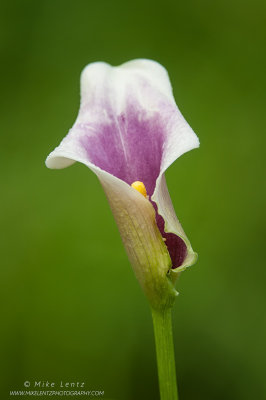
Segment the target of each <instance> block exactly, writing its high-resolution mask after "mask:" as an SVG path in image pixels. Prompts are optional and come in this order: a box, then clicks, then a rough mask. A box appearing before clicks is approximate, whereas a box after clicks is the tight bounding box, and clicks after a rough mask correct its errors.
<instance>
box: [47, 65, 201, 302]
mask: <svg viewBox="0 0 266 400" xmlns="http://www.w3.org/2000/svg"><path fill="white" fill-rule="evenodd" d="M198 146H199V141H198V138H197V136H196V135H195V133H194V132H193V130H192V129H191V128H190V126H189V125H188V123H187V122H186V121H185V119H184V118H183V116H182V114H181V113H180V111H179V109H178V107H177V106H176V103H175V100H174V97H173V94H172V88H171V84H170V81H169V78H168V74H167V71H166V70H165V69H164V67H162V66H161V65H160V64H158V63H157V62H155V61H151V60H142V59H140V60H133V61H129V62H127V63H125V64H123V65H121V66H118V67H112V66H110V65H109V64H107V63H104V62H96V63H92V64H89V65H88V66H87V67H86V68H85V69H84V70H83V72H82V75H81V104H80V110H79V113H78V117H77V119H76V121H75V123H74V125H73V127H72V129H70V131H69V133H68V135H67V136H66V137H65V138H64V139H63V140H62V142H61V143H60V145H59V146H58V147H57V148H56V149H55V150H54V151H53V152H52V153H51V154H50V155H49V156H48V157H47V159H46V165H47V167H48V168H54V169H60V168H65V167H68V166H70V165H72V164H73V163H74V162H76V161H79V162H81V163H83V164H85V165H86V166H87V167H89V168H90V169H91V170H92V171H93V172H94V173H95V174H96V175H97V177H98V178H99V180H100V183H101V184H102V187H103V189H104V191H105V193H106V196H107V198H108V201H109V203H110V206H111V210H112V212H113V214H114V217H115V220H116V222H117V225H118V228H119V231H120V234H121V237H122V240H123V243H124V245H125V248H126V251H127V254H128V257H129V260H130V262H131V265H132V267H133V269H134V272H135V275H136V277H137V279H138V280H139V282H140V284H141V286H142V288H143V290H144V292H145V293H146V295H147V297H148V299H149V301H150V303H151V305H152V307H153V308H154V309H162V308H166V307H171V305H172V303H173V301H174V298H175V296H176V295H177V292H176V290H175V287H174V284H175V281H176V278H177V276H178V275H179V274H180V272H182V271H183V270H184V269H185V268H187V267H188V266H190V265H192V264H193V263H194V262H195V261H196V258H197V255H196V253H194V252H193V250H192V247H191V244H190V242H189V240H188V238H187V236H186V235H185V233H184V231H183V229H182V226H181V224H180V223H179V221H178V219H177V217H176V214H175V211H174V208H173V205H172V202H171V198H170V196H169V192H168V189H167V185H166V180H165V171H166V170H167V168H168V167H169V166H170V164H172V163H173V162H174V161H175V160H176V159H177V158H178V157H180V156H181V155H182V154H184V153H185V152H187V151H189V150H191V149H193V148H196V147H198Z"/></svg>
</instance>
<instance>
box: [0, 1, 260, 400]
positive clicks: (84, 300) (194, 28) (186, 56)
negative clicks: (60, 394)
mask: <svg viewBox="0 0 266 400" xmlns="http://www.w3.org/2000/svg"><path fill="white" fill-rule="evenodd" d="M265 15H266V5H265V2H264V1H259V0H253V1H251V0H250V1H243V0H242V1H240V0H225V1H216V2H215V1H214V2H213V1H207V0H203V1H196V0H194V1H170V0H166V1H164V2H162V1H152V2H143V1H140V0H137V1H134V2H127V1H122V0H121V1H120V0H112V1H111V0H109V1H107V0H99V1H89V0H87V1H85V0H83V1H82V0H76V1H66V0H65V1H63V0H55V1H52V0H46V1H44V0H39V1H34V0H32V1H30V0H26V1H7V0H5V1H2V2H1V6H0V30H1V34H0V43H1V67H0V68H1V81H2V83H1V108H0V113H1V148H0V152H1V155H0V162H1V184H0V186H1V200H0V202H1V213H0V218H1V240H0V247H1V268H0V271H1V280H0V281H1V284H0V285H1V330H0V332H1V334H0V335H1V337H0V343H1V345H0V347H1V358H0V360H1V374H0V378H1V396H0V397H1V398H3V399H6V398H8V397H9V390H15V389H23V382H24V381H25V380H28V381H31V382H33V381H35V380H50V381H55V382H58V381H60V380H63V381H70V382H73V381H79V382H82V381H84V382H85V384H86V386H85V387H86V389H88V390H93V389H96V390H104V391H105V397H104V398H106V399H116V400H120V399H121V400H122V399H126V400H135V399H151V400H156V399H157V400H158V388H157V371H156V364H155V350H154V339H153V331H152V321H151V317H150V311H149V307H148V305H147V302H146V299H145V297H144V295H143V293H142V292H141V289H140V287H139V285H138V283H137V281H136V279H135V277H134V274H133V272H132V270H131V267H130V265H129V262H128V260H127V257H126V254H125V251H124V249H123V246H122V243H121V240H120V237H119V234H118V230H117V228H116V225H115V223H114V220H113V216H112V214H111V212H110V209H109V206H108V203H107V200H106V198H105V196H104V194H103V191H102V189H101V187H100V184H99V183H98V181H97V179H96V178H95V176H94V175H93V174H92V173H91V172H90V171H89V170H88V169H87V168H86V167H85V166H83V165H79V164H75V165H74V166H73V167H71V168H68V169H65V170H61V171H51V170H48V169H46V167H45V165H44V160H45V158H46V156H47V154H48V153H49V152H50V151H51V150H53V148H54V147H55V146H56V145H57V144H58V143H59V141H60V140H61V139H62V138H63V137H64V136H65V134H66V133H67V131H68V129H69V128H70V127H71V126H72V124H73V122H74V120H75V117H76V115H77V111H78V108H79V77H80V72H81V70H82V68H83V67H84V66H85V65H86V64H88V63H90V62H93V61H107V62H109V63H111V64H114V65H118V64H120V63H122V62H125V61H127V60H130V59H133V58H138V57H145V58H151V59H155V60H157V61H159V62H160V63H162V64H163V65H164V66H165V67H166V68H167V69H168V71H169V74H170V78H171V81H172V84H173V88H174V94H175V97H176V101H177V103H178V105H179V107H180V109H181V111H182V112H183V114H184V116H185V117H186V119H187V120H188V122H189V123H190V125H191V126H192V127H193V129H194V130H195V132H196V133H197V134H198V136H199V138H200V141H201V147H200V149H199V150H194V151H192V152H190V153H188V154H185V155H184V156H182V157H181V158H180V159H178V160H177V161H176V163H175V164H174V165H173V166H171V168H170V169H169V171H168V172H167V181H168V186H169V190H170V193H171V196H172V200H173V203H174V205H175V208H176V211H177V215H178V216H179V218H180V220H181V223H182V224H183V227H184V229H185V231H186V233H187V235H188V237H189V238H190V240H191V243H192V245H193V247H194V249H195V250H196V251H197V252H198V253H199V261H198V263H197V264H196V265H195V266H193V267H192V268H191V269H189V270H188V271H187V272H185V273H184V274H183V275H182V277H181V279H180V281H179V284H178V290H179V292H180V296H179V298H178V299H177V302H176V305H175V308H174V341H175V349H176V361H177V373H178V384H179V392H180V399H181V400H196V399H197V400H203V399H204V400H220V399H221V400H222V399H223V400H224V399H227V400H231V399H232V400H245V399H256V400H261V399H265V398H266V379H265V371H266V362H265V361H266V349H265V338H266V320H265V304H266V301H265V300H266V291H265V283H266V271H265V265H263V264H264V258H265V255H264V250H263V248H264V247H265V244H264V241H263V233H264V231H265V210H264V204H265V186H264V179H263V178H264V176H265V175H264V159H263V152H264V149H265V126H266V112H265V104H266V101H265V88H266V78H265V70H266V69H265V68H266V62H265V61H266V57H265V39H266V28H265V26H266V25H265V22H266V21H265Z"/></svg>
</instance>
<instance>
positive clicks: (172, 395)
mask: <svg viewBox="0 0 266 400" xmlns="http://www.w3.org/2000/svg"><path fill="white" fill-rule="evenodd" d="M152 319H153V327H154V336H155V346H156V354H157V366H158V376H159V387H160V398H161V400H178V394H177V384H176V372H175V353H174V343H173V333H172V313H171V309H170V308H169V309H167V310H164V311H155V310H153V309H152Z"/></svg>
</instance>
